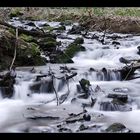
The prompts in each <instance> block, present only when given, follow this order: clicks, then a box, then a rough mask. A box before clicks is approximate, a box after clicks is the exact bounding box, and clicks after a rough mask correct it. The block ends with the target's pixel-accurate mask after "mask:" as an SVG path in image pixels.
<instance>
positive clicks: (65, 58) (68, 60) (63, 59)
mask: <svg viewBox="0 0 140 140" xmlns="http://www.w3.org/2000/svg"><path fill="white" fill-rule="evenodd" d="M55 63H74V62H73V60H72V59H71V58H70V57H69V56H67V55H66V54H65V53H63V54H62V55H58V56H57V57H56V59H55Z"/></svg>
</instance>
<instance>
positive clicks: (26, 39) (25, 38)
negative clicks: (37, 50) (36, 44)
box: [19, 34, 34, 42]
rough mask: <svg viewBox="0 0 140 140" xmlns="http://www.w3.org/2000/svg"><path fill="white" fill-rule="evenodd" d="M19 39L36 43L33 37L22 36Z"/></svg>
mask: <svg viewBox="0 0 140 140" xmlns="http://www.w3.org/2000/svg"><path fill="white" fill-rule="evenodd" d="M19 37H20V38H21V39H23V40H24V41H26V42H32V41H34V38H33V37H32V36H30V35H25V34H21V35H20V36H19Z"/></svg>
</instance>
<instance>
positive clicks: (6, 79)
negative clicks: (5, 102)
mask: <svg viewBox="0 0 140 140" xmlns="http://www.w3.org/2000/svg"><path fill="white" fill-rule="evenodd" d="M11 74H12V73H11V71H10V72H7V73H6V74H5V75H4V76H1V78H2V79H1V80H0V90H1V93H2V97H3V98H10V97H12V96H13V94H14V84H15V82H16V81H15V78H16V75H15V76H14V75H11Z"/></svg>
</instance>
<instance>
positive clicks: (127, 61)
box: [119, 57, 131, 65]
mask: <svg viewBox="0 0 140 140" xmlns="http://www.w3.org/2000/svg"><path fill="white" fill-rule="evenodd" d="M119 60H120V62H121V63H124V64H126V65H127V64H129V63H130V62H131V61H130V60H127V59H125V58H124V57H121V58H120V59H119Z"/></svg>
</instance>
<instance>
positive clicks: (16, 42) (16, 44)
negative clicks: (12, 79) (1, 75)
mask: <svg viewBox="0 0 140 140" xmlns="http://www.w3.org/2000/svg"><path fill="white" fill-rule="evenodd" d="M17 47H18V28H16V41H15V51H14V57H13V60H12V63H11V65H10V71H11V69H12V67H13V64H14V62H15V59H16V54H17V51H16V50H17Z"/></svg>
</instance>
